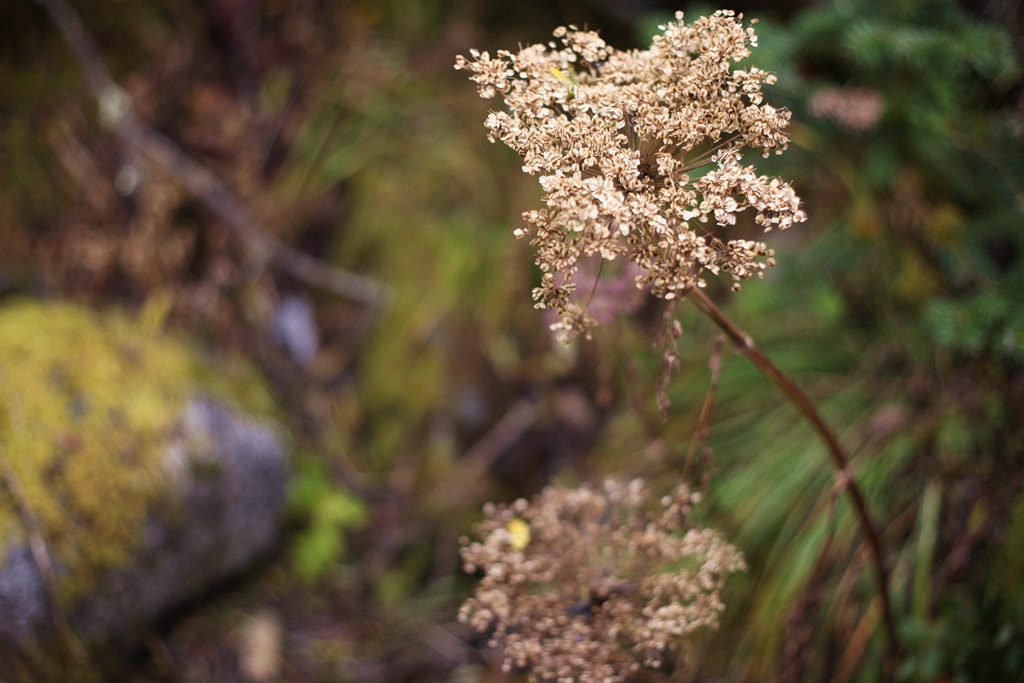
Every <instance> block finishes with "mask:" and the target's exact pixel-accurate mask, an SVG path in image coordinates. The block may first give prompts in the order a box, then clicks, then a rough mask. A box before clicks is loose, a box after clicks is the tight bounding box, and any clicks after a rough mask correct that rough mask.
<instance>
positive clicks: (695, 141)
mask: <svg viewBox="0 0 1024 683" xmlns="http://www.w3.org/2000/svg"><path fill="white" fill-rule="evenodd" d="M682 19H683V14H682V12H679V13H677V14H676V22H671V23H668V24H666V25H665V26H663V27H661V28H662V29H663V33H662V34H661V35H658V36H655V37H654V39H653V43H652V45H651V47H650V49H648V50H631V51H619V50H615V49H614V48H612V47H610V46H609V45H607V44H605V42H604V41H603V40H602V39H601V38H600V37H599V36H598V34H597V33H595V32H592V31H580V30H578V29H577V28H576V27H574V26H570V27H568V28H565V27H560V28H558V29H557V30H555V32H554V35H555V37H556V38H558V39H559V41H560V42H561V46H559V45H558V44H557V43H555V42H550V43H548V44H547V45H542V44H538V45H531V46H529V47H526V48H523V49H521V50H520V51H519V52H518V53H512V52H508V51H504V50H502V51H499V52H498V53H497V55H496V56H495V57H494V58H491V57H490V55H489V54H488V53H487V52H479V51H476V50H473V51H471V52H470V56H471V59H466V58H465V57H463V56H461V55H460V56H459V57H458V58H457V61H456V64H455V68H456V69H463V70H467V71H470V72H471V75H470V79H471V80H473V81H474V82H476V84H477V88H478V90H479V92H480V95H481V96H482V97H485V98H493V97H495V96H497V95H501V97H502V98H503V99H504V102H505V108H506V110H505V111H496V112H491V114H490V115H489V116H488V117H487V122H486V125H487V128H488V129H489V131H490V133H489V139H490V140H491V141H492V142H493V141H497V140H501V141H502V142H504V143H505V144H507V145H508V146H509V147H511V148H512V149H514V150H515V151H517V152H519V154H521V155H522V157H523V170H524V171H525V172H527V173H530V174H535V173H536V174H540V184H541V186H542V187H543V189H544V190H545V192H546V196H545V198H544V202H545V204H546V205H547V208H546V209H541V210H537V211H528V212H526V213H524V214H523V217H524V219H525V222H526V225H525V226H524V227H521V228H519V229H517V230H516V232H515V234H516V236H518V237H523V236H526V235H532V240H531V244H532V245H533V246H534V247H535V248H536V254H537V255H536V262H537V265H538V266H539V267H540V269H541V271H542V273H543V275H542V281H541V286H540V287H538V288H537V289H535V290H534V292H533V297H534V300H535V301H536V302H537V304H536V305H537V307H538V308H553V309H555V310H556V311H557V312H558V313H559V314H560V318H561V319H560V321H559V322H557V323H555V324H554V325H553V328H554V329H555V330H557V331H558V332H559V333H560V334H561V335H562V336H563V337H565V338H571V337H574V336H576V335H579V334H585V335H586V334H589V331H590V329H591V328H592V327H593V325H594V324H595V320H594V318H593V317H592V316H591V315H589V314H588V313H587V302H585V301H584V302H580V301H579V300H578V297H576V296H574V291H575V289H576V284H575V282H574V276H576V275H577V273H578V271H579V269H580V261H581V259H584V258H585V257H598V258H600V259H601V261H602V262H608V261H615V260H616V259H619V257H623V258H625V259H628V260H629V261H631V262H632V263H634V264H635V265H636V266H637V267H638V269H639V274H638V275H637V276H636V285H637V287H639V288H646V289H649V290H650V291H651V292H652V293H654V294H655V295H657V296H660V297H663V298H665V299H673V298H676V297H681V296H684V295H685V294H686V293H687V292H689V291H690V290H691V289H693V288H694V287H700V288H702V287H704V286H705V280H704V278H703V274H704V272H705V271H707V272H710V273H713V274H718V273H728V274H729V275H730V276H731V277H732V279H733V287H734V289H738V288H739V285H740V283H741V282H742V281H743V280H745V279H747V278H749V277H751V276H754V275H757V276H763V272H764V269H765V268H766V267H767V266H770V265H772V264H773V263H774V254H773V252H772V250H771V249H769V248H768V247H767V245H766V244H764V243H763V242H755V241H751V240H745V239H730V238H728V236H727V234H726V232H727V230H728V229H729V228H730V227H731V226H733V225H735V223H736V215H737V214H738V213H740V212H743V211H745V210H747V209H751V210H752V211H753V212H754V213H755V221H756V223H757V224H758V225H760V226H762V227H763V228H764V230H765V232H767V231H769V230H771V229H773V228H780V229H784V228H788V227H789V226H790V225H792V224H793V223H797V222H800V221H803V220H805V219H806V216H805V214H804V212H803V211H802V210H801V209H800V199H799V197H797V196H796V193H795V192H794V191H793V188H792V187H790V185H788V184H787V183H785V182H782V181H781V180H779V179H777V178H772V179H769V178H768V177H766V176H763V175H758V174H757V173H756V171H755V169H754V167H753V166H749V165H744V164H743V163H742V162H741V160H742V153H743V151H744V150H746V149H753V150H757V151H759V153H760V154H761V155H762V156H765V157H767V156H768V155H769V154H770V153H771V152H775V153H781V152H782V151H784V150H785V149H786V146H787V144H788V139H787V137H786V135H785V134H784V133H783V129H784V128H785V127H786V125H787V123H788V121H789V112H787V111H785V110H781V109H776V108H774V107H772V106H771V105H768V104H766V103H764V101H763V98H762V94H761V86H762V85H763V84H771V83H774V82H775V76H773V75H772V74H769V73H767V72H765V71H762V70H760V69H758V68H756V67H748V68H737V67H736V63H737V62H740V61H742V60H744V59H746V58H747V57H748V56H749V55H750V49H749V48H750V47H753V46H756V44H757V38H756V35H755V33H754V30H753V29H752V28H744V26H743V24H742V15H736V14H734V13H733V12H731V11H727V10H721V11H718V12H716V13H715V14H714V15H712V16H711V17H701V18H699V19H697V20H696V21H694V22H693V23H692V24H690V25H689V26H687V25H686V24H684V23H683V20H682Z"/></svg>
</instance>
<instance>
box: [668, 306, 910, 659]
mask: <svg viewBox="0 0 1024 683" xmlns="http://www.w3.org/2000/svg"><path fill="white" fill-rule="evenodd" d="M687 298H688V299H689V300H690V301H691V302H692V303H693V305H694V306H696V307H697V309H698V310H699V311H700V312H701V313H703V314H704V315H706V316H707V317H708V318H710V319H711V321H712V322H713V323H715V325H716V326H718V328H719V329H720V330H722V332H724V333H725V335H726V336H727V337H729V340H730V341H732V343H733V345H734V346H735V347H736V349H737V350H739V352H740V353H742V354H743V355H744V356H746V357H747V358H749V359H750V361H751V362H752V363H753V364H754V365H756V366H757V368H758V369H759V370H760V371H761V372H762V373H763V374H764V375H765V377H767V378H768V379H769V380H771V382H772V383H773V384H774V385H775V386H776V387H777V388H778V389H779V390H780V391H781V392H782V393H783V394H785V396H786V398H788V399H789V401H790V402H791V403H792V404H793V405H794V406H796V408H797V409H798V410H799V411H800V412H801V413H802V414H803V416H804V417H806V418H807V420H808V421H809V422H810V423H811V425H813V427H814V430H815V431H816V432H817V433H818V435H819V436H820V437H821V439H822V441H824V442H825V446H826V447H827V448H828V454H829V458H830V459H831V460H832V466H833V467H834V468H835V470H836V478H837V479H838V482H839V486H840V487H841V489H842V490H843V491H844V492H845V493H846V495H847V496H848V497H849V499H850V502H851V503H853V510H854V514H855V515H856V517H857V522H858V524H859V526H860V528H861V532H862V533H863V534H864V537H865V539H866V540H867V543H868V547H869V548H870V549H871V558H872V565H873V567H874V572H875V578H876V579H877V581H878V594H879V598H880V600H881V603H882V620H883V623H884V624H885V631H886V636H887V638H888V647H889V651H890V653H892V652H894V650H895V647H896V643H897V640H896V625H895V622H894V621H893V615H892V605H891V604H890V600H889V570H888V569H887V568H886V560H885V550H884V549H883V547H882V541H881V538H880V537H879V535H878V530H877V528H876V526H875V524H874V522H873V521H872V519H871V515H870V513H868V508H867V503H865V501H864V494H863V492H862V491H861V489H860V487H859V486H858V485H857V481H856V479H855V478H854V476H853V470H852V469H851V468H850V461H849V458H848V457H847V456H846V451H845V450H844V449H843V447H842V445H841V444H840V443H839V439H838V438H836V435H835V433H834V432H833V431H832V429H831V427H829V426H828V424H827V423H826V422H825V420H824V418H822V416H821V414H820V413H819V412H818V409H817V408H815V407H814V404H813V403H812V402H811V399H810V398H808V397H807V394H805V393H804V392H803V391H801V390H800V387H798V386H797V385H796V384H794V383H793V380H791V379H790V378H789V377H787V376H786V375H785V374H784V373H783V372H782V371H781V370H780V369H779V368H778V366H776V365H775V363H773V362H772V360H771V358H769V357H768V356H767V354H765V352H764V351H762V350H761V349H760V348H758V346H757V344H755V343H754V340H753V339H751V338H750V335H748V334H747V333H746V332H744V331H743V330H742V329H740V328H739V327H737V326H736V324H735V323H733V322H732V320H730V319H729V317H728V316H726V315H725V313H724V312H723V311H722V309H720V308H719V307H718V306H716V305H715V303H714V302H713V301H712V300H711V299H709V298H708V296H707V295H706V294H705V293H704V292H703V291H701V290H700V289H697V288H694V289H691V290H690V291H689V292H688V293H687Z"/></svg>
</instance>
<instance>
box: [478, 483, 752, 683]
mask: <svg viewBox="0 0 1024 683" xmlns="http://www.w3.org/2000/svg"><path fill="white" fill-rule="evenodd" d="M699 500H700V494H699V493H693V492H691V491H690V490H689V489H688V488H687V487H686V486H685V485H680V486H678V487H677V488H676V489H675V491H674V492H672V494H671V495H667V496H664V497H663V498H661V499H660V500H658V499H657V498H655V497H654V496H653V495H652V493H651V490H650V489H649V488H648V486H647V485H646V484H645V483H644V482H643V481H641V480H639V479H637V480H633V481H631V482H629V483H622V482H619V481H615V480H608V481H607V482H605V484H604V486H603V488H601V489H595V488H592V487H590V486H582V487H580V488H577V489H565V488H555V487H548V488H546V489H545V490H544V491H543V492H542V493H541V494H540V495H539V496H537V497H536V498H535V499H534V500H533V501H532V502H527V501H526V500H524V499H520V500H517V501H516V502H514V503H512V504H511V505H508V506H505V505H493V504H488V505H487V506H486V507H485V510H484V514H485V519H484V521H483V522H481V523H480V524H479V525H478V526H477V533H478V534H479V535H480V536H481V537H482V540H481V541H478V542H470V541H469V539H467V538H464V539H462V543H463V547H462V559H463V562H464V563H465V569H466V571H467V572H471V573H472V572H477V571H479V572H482V573H483V578H482V579H481V581H480V583H479V584H478V586H477V589H476V593H475V595H474V597H472V598H470V599H469V600H467V601H466V602H465V603H464V604H463V606H462V609H461V610H460V612H459V618H460V619H461V620H462V621H465V622H468V623H470V624H472V625H473V626H474V627H476V628H477V629H478V630H480V631H481V632H485V631H489V632H490V633H491V636H490V640H491V643H492V644H493V645H498V644H502V645H504V648H505V650H504V662H503V669H504V670H505V671H512V670H513V669H520V670H526V671H528V672H529V674H530V676H531V678H532V679H533V680H558V681H580V682H587V681H608V682H609V683H613V682H614V681H623V680H627V679H629V678H630V677H631V676H632V675H633V674H635V673H637V672H638V671H639V670H640V669H641V668H643V667H651V668H658V667H661V666H662V665H663V663H664V660H665V658H666V656H667V655H668V654H669V653H670V652H672V651H673V649H674V648H675V646H677V645H679V644H680V642H681V639H682V638H683V637H684V636H686V635H687V634H689V633H691V632H692V631H694V630H696V629H698V628H701V627H710V628H714V627H716V626H717V625H718V621H719V616H720V614H721V613H722V611H723V610H724V609H725V606H724V604H723V603H722V601H721V598H720V596H719V592H720V590H721V588H722V586H723V584H724V583H725V579H726V577H727V576H728V575H729V574H732V573H734V572H737V571H740V570H742V569H745V565H744V563H743V558H742V556H741V555H740V553H739V551H738V550H736V549H735V548H734V547H733V546H731V545H729V544H728V543H726V542H725V541H723V540H722V539H721V538H720V537H719V536H718V535H717V534H716V533H715V532H713V531H711V530H709V529H701V528H698V527H696V526H694V525H692V524H691V523H690V521H689V520H688V515H689V512H690V509H691V507H692V505H693V504H695V503H697V502H698V501H699Z"/></svg>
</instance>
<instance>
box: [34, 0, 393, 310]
mask: <svg viewBox="0 0 1024 683" xmlns="http://www.w3.org/2000/svg"><path fill="white" fill-rule="evenodd" d="M36 2H38V3H39V4H40V5H42V6H43V8H44V9H45V10H46V12H47V13H48V14H49V15H50V18H51V19H52V20H53V22H54V23H55V24H57V27H58V28H59V29H60V32H61V34H62V35H63V36H64V40H65V42H67V44H68V46H69V47H70V48H71V49H72V51H73V52H74V53H75V56H76V58H77V59H78V62H79V64H80V66H81V68H82V71H83V73H84V74H85V79H86V81H87V82H88V84H89V89H90V90H91V91H92V94H93V96H94V97H95V98H96V101H97V103H98V105H99V110H100V117H101V119H102V120H103V121H104V123H105V124H106V125H107V126H109V127H110V129H111V130H112V131H113V132H114V134H115V135H116V136H117V137H118V138H119V139H120V140H121V141H122V142H123V143H124V144H125V145H126V146H128V147H129V148H130V149H132V150H133V151H139V152H141V153H142V154H144V155H145V156H147V157H149V158H150V159H151V160H152V161H154V162H155V163H156V164H158V165H159V166H161V167H162V168H163V169H164V170H165V171H166V172H167V173H169V174H170V175H171V176H173V177H174V178H175V179H177V180H178V181H179V182H180V183H181V184H182V185H184V186H185V187H186V188H187V189H188V190H189V192H191V193H192V194H193V195H195V196H196V197H198V198H199V199H200V200H202V202H203V203H204V204H206V205H207V206H208V207H209V208H210V209H211V210H212V211H213V212H214V213H216V214H217V215H218V216H219V217H220V218H221V219H222V220H223V221H224V222H225V223H227V224H228V226H229V227H230V228H231V229H232V230H233V231H234V232H235V234H236V235H237V236H238V238H239V239H240V240H241V241H242V243H243V244H244V245H245V247H246V248H247V249H248V250H249V261H250V264H251V265H252V266H253V267H254V270H255V271H256V272H259V271H260V270H262V269H263V268H265V267H266V266H267V265H273V266H276V267H277V268H280V269H281V270H282V271H284V272H286V273H288V274H289V275H291V276H292V277H294V278H296V279H298V280H300V281H302V282H305V283H307V284H309V285H312V286H315V287H319V288H321V289H324V290H327V291H330V292H333V293H335V294H338V295H340V296H343V297H347V298H349V299H352V300H354V301H359V302H362V303H364V304H368V305H371V306H384V305H386V304H387V302H388V301H389V300H390V298H391V295H390V292H389V290H388V288H387V286H386V285H384V284H382V283H380V282H377V281H376V280H373V279H371V278H367V277H365V276H362V275H356V274H354V273H349V272H347V271H344V270H341V269H339V268H336V267H334V266H331V265H329V264H327V263H325V262H323V261H320V260H318V259H315V258H313V257H311V256H309V255H307V254H304V253H302V252H300V251H297V250H295V249H292V248H291V247H289V246H287V245H286V244H284V243H282V242H281V241H280V240H279V239H278V238H277V237H275V236H274V235H273V234H272V233H270V232H269V231H267V229H266V228H264V227H263V226H262V225H261V224H260V223H259V221H257V220H256V217H255V216H253V215H252V212H251V211H249V209H248V208H247V207H246V206H245V204H243V203H242V202H241V201H240V200H239V199H238V197H237V196H235V194H234V193H233V192H232V191H231V190H230V188H228V187H227V185H225V184H224V183H223V182H222V181H221V180H220V179H219V178H217V177H216V176H215V175H213V174H212V173H210V172H209V171H208V170H207V169H205V168H204V167H203V166H201V165H200V164H199V163H198V162H196V161H195V160H193V159H192V158H191V157H189V156H188V155H187V154H185V152H184V151H182V150H181V148H180V147H178V145H176V144H175V143H174V141H172V140H170V139H168V138H167V137H166V136H164V135H161V134H160V133H159V132H157V131H155V130H153V128H151V127H150V126H148V125H146V123H144V122H143V121H141V120H139V118H138V117H136V116H135V113H134V112H133V110H132V106H131V103H130V102H129V100H128V95H127V94H126V93H125V92H124V90H122V89H121V87H120V86H118V85H117V83H115V82H114V80H113V79H112V78H111V76H110V73H109V72H108V71H107V69H106V66H104V64H103V60H102V58H101V57H100V54H99V50H98V49H97V48H96V42H95V41H94V40H93V39H92V36H91V35H90V34H89V32H88V30H87V29H86V28H85V25H84V24H83V23H82V20H81V18H80V17H79V16H78V13H77V12H75V10H74V8H73V7H71V5H69V4H68V3H67V2H65V1H64V0H36Z"/></svg>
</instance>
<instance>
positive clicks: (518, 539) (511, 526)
mask: <svg viewBox="0 0 1024 683" xmlns="http://www.w3.org/2000/svg"><path fill="white" fill-rule="evenodd" d="M507 528H508V533H509V536H510V537H511V539H512V547H513V548H515V549H516V550H522V549H523V548H525V547H526V546H528V545H529V544H530V525H529V524H527V523H526V522H524V521H523V520H521V519H519V518H518V517H513V518H512V521H510V522H509V523H508V527H507Z"/></svg>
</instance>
